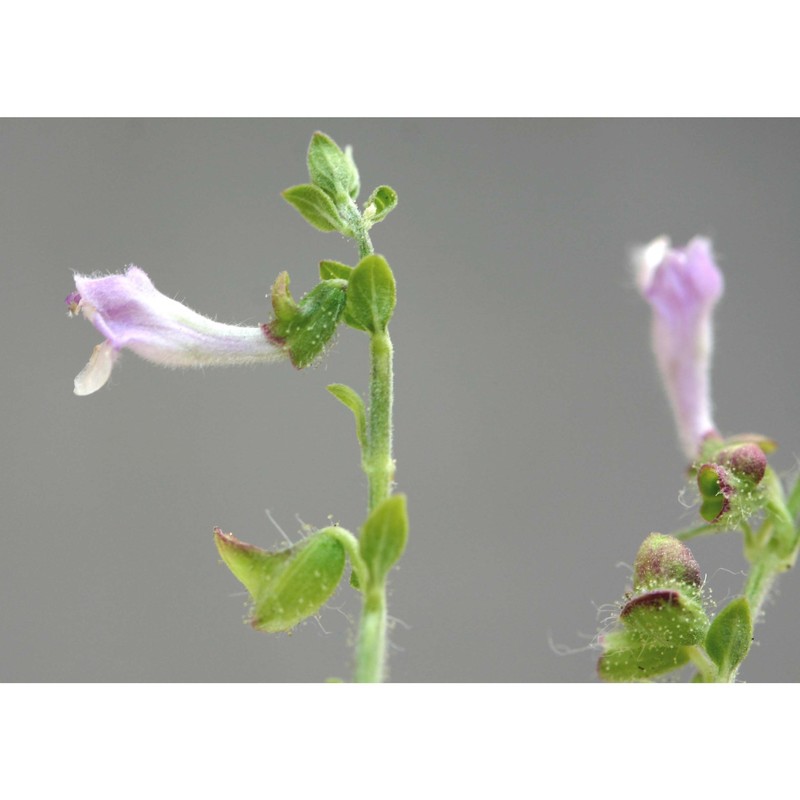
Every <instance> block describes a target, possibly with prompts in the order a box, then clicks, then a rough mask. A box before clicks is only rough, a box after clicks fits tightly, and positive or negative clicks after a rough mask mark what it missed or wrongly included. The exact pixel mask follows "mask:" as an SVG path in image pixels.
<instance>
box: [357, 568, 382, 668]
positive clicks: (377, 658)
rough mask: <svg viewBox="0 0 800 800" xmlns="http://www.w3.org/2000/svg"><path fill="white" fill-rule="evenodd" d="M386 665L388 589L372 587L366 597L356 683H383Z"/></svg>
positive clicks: (359, 636) (360, 634) (358, 651)
mask: <svg viewBox="0 0 800 800" xmlns="http://www.w3.org/2000/svg"><path fill="white" fill-rule="evenodd" d="M385 664H386V586H385V585H383V584H382V585H380V586H371V587H370V588H369V589H368V590H367V591H366V593H365V596H364V608H363V609H362V611H361V624H360V626H359V631H358V646H357V648H356V682H357V683H381V682H382V681H383V679H384V668H385Z"/></svg>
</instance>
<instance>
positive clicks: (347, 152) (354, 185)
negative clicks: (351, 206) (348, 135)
mask: <svg viewBox="0 0 800 800" xmlns="http://www.w3.org/2000/svg"><path fill="white" fill-rule="evenodd" d="M344 157H345V159H347V163H348V165H349V167H350V173H349V177H350V181H349V185H348V187H347V188H348V192H349V193H350V197H352V198H353V200H355V199H356V198H357V197H358V193H359V192H360V191H361V178H360V177H359V175H358V167H357V166H356V162H355V161H354V160H353V148H352V147H351V146H350V145H349V144H348V145H346V146H345V148H344Z"/></svg>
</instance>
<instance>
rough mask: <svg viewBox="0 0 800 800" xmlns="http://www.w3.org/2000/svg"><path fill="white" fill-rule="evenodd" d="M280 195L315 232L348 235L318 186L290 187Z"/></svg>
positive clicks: (305, 184)
mask: <svg viewBox="0 0 800 800" xmlns="http://www.w3.org/2000/svg"><path fill="white" fill-rule="evenodd" d="M282 194H283V198H284V199H285V200H286V201H287V202H288V203H290V204H291V205H293V206H294V207H295V208H296V209H297V210H298V211H299V212H300V213H301V214H302V215H303V217H305V219H306V221H307V222H309V223H310V224H311V225H313V226H314V227H315V228H316V229H317V230H320V231H325V232H327V231H341V232H342V233H349V228H348V227H347V225H346V224H345V223H344V222H343V221H342V219H341V218H340V217H339V212H338V211H337V210H336V205H335V204H334V202H333V200H331V198H330V197H329V196H328V195H327V194H326V193H325V192H323V191H322V189H320V188H319V186H313V185H311V184H310V183H304V184H301V185H300V186H290V187H289V188H288V189H284V190H283V192H282Z"/></svg>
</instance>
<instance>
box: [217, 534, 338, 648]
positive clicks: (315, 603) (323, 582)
mask: <svg viewBox="0 0 800 800" xmlns="http://www.w3.org/2000/svg"><path fill="white" fill-rule="evenodd" d="M214 540H215V542H216V545H217V550H219V554H220V556H221V557H222V560H223V561H224V562H225V564H226V565H227V566H228V568H229V569H230V571H231V572H232V573H233V574H234V575H235V576H236V578H238V580H239V581H240V582H241V583H242V584H243V585H244V587H245V588H246V589H247V591H248V592H249V594H250V597H251V599H252V601H253V608H252V613H251V617H250V623H251V624H252V626H253V627H254V628H256V629H257V630H260V631H266V632H268V633H275V632H279V631H288V630H291V629H292V628H293V627H294V626H295V625H297V623H299V622H301V621H302V620H304V619H306V618H307V617H310V616H312V615H313V614H316V612H317V611H319V609H320V608H321V607H322V606H323V605H324V604H325V603H326V602H327V600H328V599H329V598H330V597H331V595H332V594H333V593H334V592H335V591H336V588H337V586H338V585H339V582H340V580H341V578H342V573H343V572H344V565H345V550H344V547H343V546H342V543H341V542H340V541H339V538H338V537H337V536H336V535H335V533H334V532H332V530H331V529H328V528H326V529H324V530H321V531H318V532H317V533H315V534H314V535H312V536H310V537H309V538H307V539H304V540H303V541H302V542H300V543H299V544H296V545H293V546H292V547H289V548H286V549H284V550H277V551H274V552H270V551H267V550H262V549H261V548H258V547H255V546H254V545H250V544H246V543H245V542H242V541H240V540H239V539H237V538H236V537H235V536H233V534H230V533H223V532H222V531H221V530H220V529H219V528H216V529H215V530H214Z"/></svg>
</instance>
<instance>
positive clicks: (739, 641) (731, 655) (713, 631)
mask: <svg viewBox="0 0 800 800" xmlns="http://www.w3.org/2000/svg"><path fill="white" fill-rule="evenodd" d="M752 641H753V620H752V616H751V614H750V605H749V603H748V602H747V600H746V599H745V598H744V597H738V598H736V600H733V601H731V602H730V603H728V605H727V606H725V608H723V609H722V611H720V612H719V614H717V616H716V617H715V618H714V621H713V622H712V623H711V627H710V628H709V629H708V634H707V635H706V642H705V648H706V652H707V653H708V655H709V656H710V657H711V660H712V661H713V662H714V663H715V664H716V665H717V666H718V667H719V671H720V674H721V675H723V676H726V677H728V676H730V675H733V674H734V673H735V672H736V669H737V667H738V666H739V664H741V663H742V661H744V658H745V656H746V655H747V652H748V651H749V650H750V644H751V642H752Z"/></svg>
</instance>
